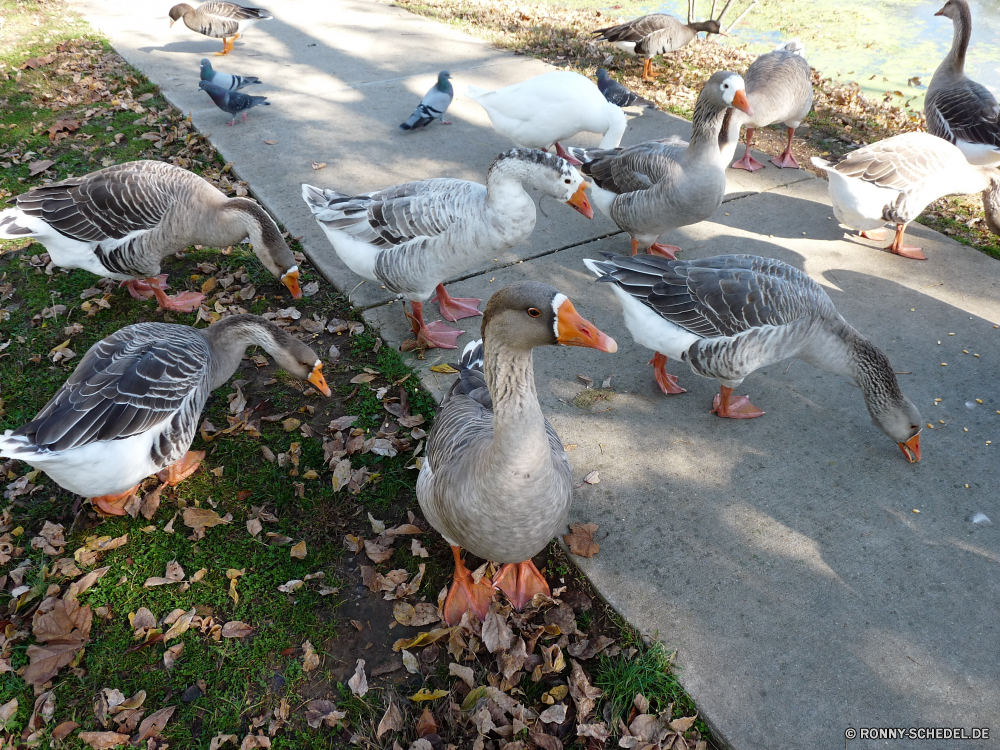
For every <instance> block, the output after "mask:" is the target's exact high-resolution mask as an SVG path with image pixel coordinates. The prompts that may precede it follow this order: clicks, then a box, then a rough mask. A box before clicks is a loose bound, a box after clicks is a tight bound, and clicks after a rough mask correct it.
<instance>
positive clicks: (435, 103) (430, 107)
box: [399, 70, 455, 130]
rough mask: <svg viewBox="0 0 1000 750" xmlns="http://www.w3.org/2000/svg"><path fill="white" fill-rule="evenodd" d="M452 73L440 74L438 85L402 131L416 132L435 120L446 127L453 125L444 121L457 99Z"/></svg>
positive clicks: (432, 88)
mask: <svg viewBox="0 0 1000 750" xmlns="http://www.w3.org/2000/svg"><path fill="white" fill-rule="evenodd" d="M450 78H451V73H449V72H448V71H447V70H442V71H441V72H440V73H438V79H437V83H435V84H434V85H433V86H432V87H431V90H430V91H428V92H427V94H426V95H425V96H424V98H423V99H421V100H420V104H418V105H417V108H416V109H415V110H413V114H412V115H410V119H409V120H407V121H406V122H404V123H403V124H402V125H400V126H399V128H400V130H416V129H417V128H426V127H427V126H428V125H430V124H431V123H432V122H433V121H434V120H440V121H441V122H442V124H444V125H451V123H450V122H448V120H446V119H444V113H445V111H446V110H447V109H448V106H449V105H450V104H451V100H452V99H454V98H455V90H454V89H453V88H452V87H451V81H450V80H449V79H450Z"/></svg>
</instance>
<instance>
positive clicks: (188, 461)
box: [156, 451, 205, 486]
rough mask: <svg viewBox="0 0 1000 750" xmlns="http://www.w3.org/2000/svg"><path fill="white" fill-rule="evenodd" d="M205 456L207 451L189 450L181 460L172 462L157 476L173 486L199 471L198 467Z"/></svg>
mask: <svg viewBox="0 0 1000 750" xmlns="http://www.w3.org/2000/svg"><path fill="white" fill-rule="evenodd" d="M204 458H205V451H188V452H187V453H185V454H184V455H183V456H182V457H181V459H180V460H179V461H176V462H174V463H172V464H170V466H168V467H167V468H165V469H164V470H163V471H161V472H159V473H158V474H157V475H156V477H157V479H159V480H160V481H161V482H163V483H164V484H169V485H171V486H173V485H175V484H180V483H181V482H183V481H184V480H185V479H187V478H188V477H189V476H191V475H192V474H194V473H195V472H196V471H198V467H199V466H201V462H202V459H204Z"/></svg>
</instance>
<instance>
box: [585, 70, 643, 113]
mask: <svg viewBox="0 0 1000 750" xmlns="http://www.w3.org/2000/svg"><path fill="white" fill-rule="evenodd" d="M597 88H599V89H600V90H601V93H602V94H604V98H605V99H607V100H608V101H609V102H611V103H612V104H617V105H618V106H619V107H632V106H636V105H639V106H643V107H646V108H647V109H656V108H657V107H656V105H655V104H653V103H652V102H651V101H649V99H645V98H643V97H641V96H639V95H638V94H637V93H635V92H634V91H632V90H631V89H629V88H628V87H626V86H625V85H624V84H621V83H618V81H616V80H615V79H614V78H612V77H611V76H610V75H609V74H608V71H607V70H605V69H604V68H598V69H597Z"/></svg>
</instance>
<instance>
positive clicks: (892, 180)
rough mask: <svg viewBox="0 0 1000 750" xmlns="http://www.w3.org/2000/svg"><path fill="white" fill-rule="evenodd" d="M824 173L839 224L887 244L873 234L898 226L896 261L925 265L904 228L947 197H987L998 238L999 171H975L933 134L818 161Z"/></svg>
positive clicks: (911, 136)
mask: <svg viewBox="0 0 1000 750" xmlns="http://www.w3.org/2000/svg"><path fill="white" fill-rule="evenodd" d="M812 162H813V164H815V165H816V166H817V167H820V168H821V169H825V170H826V174H827V177H828V178H829V180H830V199H831V201H832V203H833V212H834V214H836V216H837V219H838V220H839V221H840V223H841V224H843V225H845V226H847V227H850V228H851V229H858V230H862V231H861V236H862V237H865V238H866V239H875V240H880V239H883V237H882V236H880V235H879V234H877V233H872V231H871V230H877V229H879V228H880V227H881V226H882V225H883V224H884V223H885V222H887V221H891V222H893V223H894V224H895V225H896V236H895V238H894V239H893V241H892V244H891V245H889V247H888V248H887V249H888V250H889V251H890V252H892V253H895V254H896V255H901V256H903V257H904V258H912V259H914V260H925V259H926V258H925V256H924V254H923V252H921V250H920V248H919V247H914V246H911V245H904V244H903V234H904V232H905V231H906V225H907V224H909V223H910V222H911V221H913V220H914V219H916V218H917V216H919V215H920V213H921V212H922V211H923V210H924V209H925V208H927V206H928V205H930V204H931V203H933V202H934V201H936V200H937V199H938V198H941V197H943V196H945V195H969V194H971V193H978V192H980V191H982V193H983V208H984V210H985V213H986V223H987V225H988V226H989V227H990V229H991V230H992V231H993V232H994V233H995V234H1000V169H997V168H996V167H985V166H975V165H972V164H970V163H969V162H968V160H967V159H966V158H965V157H964V156H963V154H962V152H961V150H960V149H959V148H958V147H957V146H953V145H951V144H950V143H948V142H947V141H946V140H944V139H942V138H938V137H936V136H933V135H930V134H929V133H916V132H915V133H903V134H902V135H895V136H893V137H892V138H886V139H885V140H884V141H879V142H878V143H873V144H871V145H870V146H865V147H863V148H859V149H857V150H856V151H851V152H850V153H848V154H844V155H843V156H839V157H830V158H826V159H824V158H821V157H819V156H814V157H813V158H812Z"/></svg>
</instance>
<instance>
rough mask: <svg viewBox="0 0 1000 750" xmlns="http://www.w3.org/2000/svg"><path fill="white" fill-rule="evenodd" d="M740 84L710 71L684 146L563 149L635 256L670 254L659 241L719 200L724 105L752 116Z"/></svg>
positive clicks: (724, 158) (671, 248) (724, 155)
mask: <svg viewBox="0 0 1000 750" xmlns="http://www.w3.org/2000/svg"><path fill="white" fill-rule="evenodd" d="M745 89H746V87H745V84H744V82H743V78H741V77H740V76H738V75H737V74H736V73H732V72H730V71H725V70H724V71H719V72H718V73H714V74H713V75H712V77H711V78H709V79H708V82H707V83H706V84H705V86H704V88H702V90H701V93H700V94H698V101H697V102H696V103H695V107H694V116H693V117H692V120H691V142H690V143H686V142H684V141H682V140H680V139H669V140H665V141H649V142H647V143H640V144H638V145H636V146H628V147H626V148H618V149H613V150H602V149H587V148H570V149H569V152H570V154H571V155H572V156H574V157H575V158H576V159H577V160H579V161H580V162H582V166H581V167H580V171H582V172H583V173H584V174H585V175H587V176H588V177H590V178H591V179H593V181H594V182H593V188H592V195H593V199H594V203H595V204H596V205H597V207H598V208H599V209H600V210H601V211H602V212H603V213H605V214H607V215H608V216H609V217H611V219H612V220H614V222H615V223H616V224H617V225H618V226H619V227H620V228H621V229H624V230H625V231H626V232H628V233H629V235H630V236H631V238H632V254H633V255H635V253H636V252H637V251H638V248H640V247H642V248H644V249H646V248H648V251H649V252H651V253H657V254H660V255H665V256H666V257H669V258H672V257H674V253H676V252H677V251H678V250H680V248H679V247H677V246H676V245H663V244H660V243H659V242H657V238H658V237H659V236H660V235H661V234H664V233H665V232H669V231H671V230H672V229H677V228H678V227H682V226H686V225H688V224H695V223H697V222H699V221H702V220H704V219H707V218H708V217H709V216H711V215H712V214H713V213H715V211H716V210H717V209H718V208H719V206H721V205H722V199H723V197H724V196H725V194H726V165H727V164H728V162H729V156H730V154H731V151H732V149H729V150H726V149H723V148H721V146H720V132H721V131H722V127H723V121H724V119H725V117H726V113H727V111H729V109H730V108H732V107H736V108H737V109H739V110H741V111H743V112H745V113H747V114H748V115H753V112H754V110H753V109H752V107H751V106H750V103H749V102H748V101H747V98H746V90H745Z"/></svg>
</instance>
